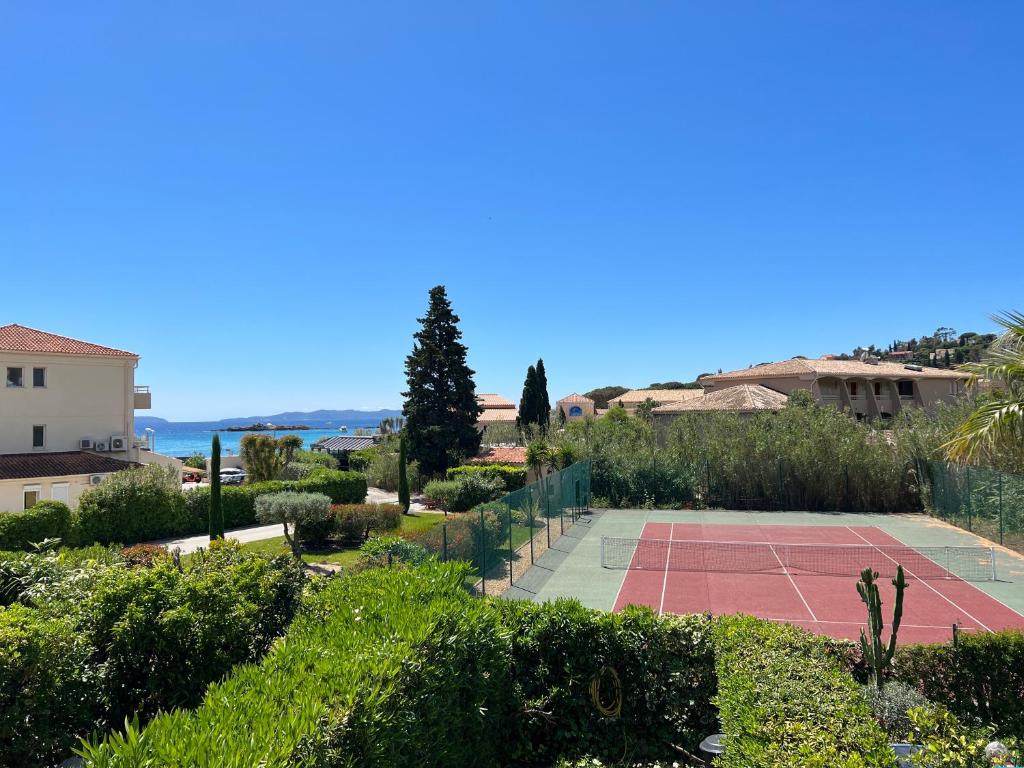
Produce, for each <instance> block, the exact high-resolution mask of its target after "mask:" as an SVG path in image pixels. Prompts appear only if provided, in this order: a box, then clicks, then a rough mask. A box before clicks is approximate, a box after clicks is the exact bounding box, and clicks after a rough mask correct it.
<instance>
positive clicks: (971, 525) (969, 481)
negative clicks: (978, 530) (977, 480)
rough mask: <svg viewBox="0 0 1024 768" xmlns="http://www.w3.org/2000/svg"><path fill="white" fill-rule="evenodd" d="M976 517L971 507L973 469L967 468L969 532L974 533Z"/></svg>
mask: <svg viewBox="0 0 1024 768" xmlns="http://www.w3.org/2000/svg"><path fill="white" fill-rule="evenodd" d="M973 522H974V515H973V512H972V507H971V468H970V466H968V467H967V530H968V531H972V530H974V528H973Z"/></svg>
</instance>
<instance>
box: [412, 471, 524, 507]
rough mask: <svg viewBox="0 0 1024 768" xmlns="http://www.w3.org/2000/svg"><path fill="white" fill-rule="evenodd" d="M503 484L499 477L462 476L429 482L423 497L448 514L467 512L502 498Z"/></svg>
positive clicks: (424, 489)
mask: <svg viewBox="0 0 1024 768" xmlns="http://www.w3.org/2000/svg"><path fill="white" fill-rule="evenodd" d="M504 493H505V484H504V481H503V480H502V479H501V478H500V477H495V476H491V475H484V474H469V475H462V476H461V477H459V478H458V479H457V480H431V481H430V482H429V483H427V484H426V486H425V487H424V488H423V495H424V496H425V497H426V498H427V499H428V500H429V501H430V502H431V503H432V504H434V505H436V506H438V507H440V508H441V509H444V510H446V511H448V512H467V511H469V510H471V509H472V508H473V507H475V506H476V505H477V504H483V503H484V502H487V501H493V500H494V499H498V498H500V497H501V496H503V495H504Z"/></svg>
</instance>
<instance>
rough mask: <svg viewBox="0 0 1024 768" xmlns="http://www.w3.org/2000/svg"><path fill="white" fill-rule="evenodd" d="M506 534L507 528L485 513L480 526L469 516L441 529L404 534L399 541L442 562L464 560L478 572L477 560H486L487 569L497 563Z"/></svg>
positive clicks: (452, 520)
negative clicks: (424, 551)
mask: <svg viewBox="0 0 1024 768" xmlns="http://www.w3.org/2000/svg"><path fill="white" fill-rule="evenodd" d="M506 531H507V528H505V526H503V525H502V523H501V520H500V519H499V517H498V516H497V515H496V514H494V513H493V512H485V513H484V515H483V522H482V523H481V519H480V515H479V514H477V513H476V512H473V513H472V514H468V515H459V516H458V517H449V518H448V519H447V520H445V522H444V524H443V525H435V526H434V527H433V528H430V529H428V530H426V531H418V532H416V533H410V534H406V535H404V536H403V537H402V538H404V539H407V540H408V541H414V542H416V543H417V544H421V545H423V546H424V547H426V549H427V550H428V551H430V552H433V553H434V554H436V555H438V556H439V557H441V558H443V559H445V560H465V561H466V562H469V563H472V564H473V566H474V567H475V568H476V569H477V570H478V571H479V569H480V567H481V557H484V558H486V566H487V567H488V568H489V567H491V566H493V565H494V564H495V563H497V562H498V559H497V558H498V557H499V555H498V554H497V553H496V550H498V549H500V548H503V547H504V546H505V544H506V542H507V536H506ZM481 539H482V542H481ZM481 545H482V546H483V551H482V552H481Z"/></svg>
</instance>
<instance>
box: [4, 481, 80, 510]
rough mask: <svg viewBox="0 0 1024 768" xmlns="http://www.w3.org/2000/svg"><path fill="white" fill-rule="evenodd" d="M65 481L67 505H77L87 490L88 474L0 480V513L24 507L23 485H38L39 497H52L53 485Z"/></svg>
mask: <svg viewBox="0 0 1024 768" xmlns="http://www.w3.org/2000/svg"><path fill="white" fill-rule="evenodd" d="M62 483H67V486H68V488H67V490H68V502H69V504H68V506H70V507H72V508H74V507H76V506H78V498H79V496H81V495H82V493H83V492H84V491H86V490H88V489H89V488H90V487H91V486H90V485H89V475H71V476H66V477H30V478H18V479H17V480H0V514H2V513H4V512H20V511H21V510H23V509H24V508H25V486H26V485H28V486H36V485H38V486H39V499H40V501H42V500H45V499H52V498H53V497H54V495H55V493H54V486H55V485H60V484H62Z"/></svg>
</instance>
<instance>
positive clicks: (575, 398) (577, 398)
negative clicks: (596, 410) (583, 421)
mask: <svg viewBox="0 0 1024 768" xmlns="http://www.w3.org/2000/svg"><path fill="white" fill-rule="evenodd" d="M558 403H559V404H561V403H590V404H591V405H593V404H594V401H593V400H591V399H590V398H589V397H584V396H583V395H578V394H576V393H575V392H573V393H572V394H571V395H569V396H568V397H563V398H562V399H561V400H559V401H558Z"/></svg>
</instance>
